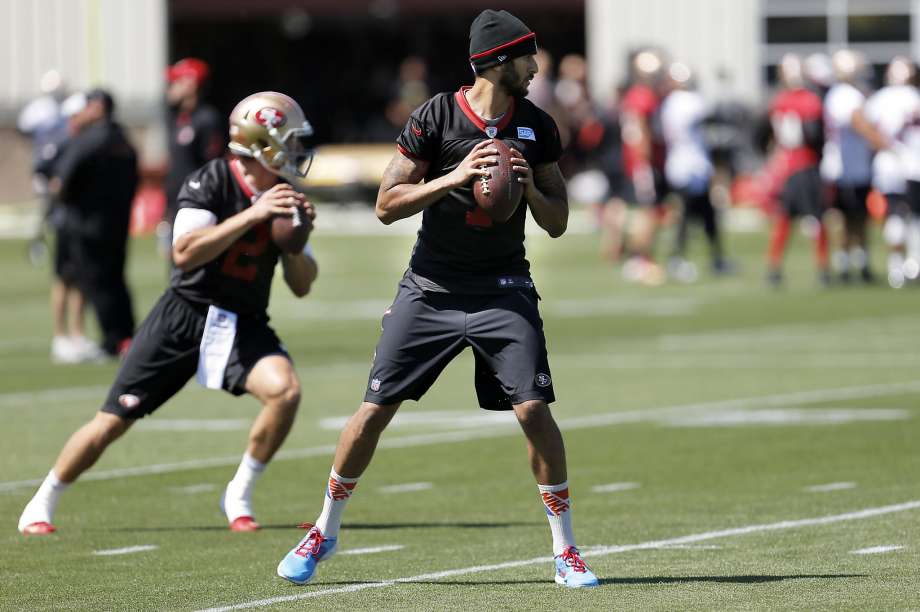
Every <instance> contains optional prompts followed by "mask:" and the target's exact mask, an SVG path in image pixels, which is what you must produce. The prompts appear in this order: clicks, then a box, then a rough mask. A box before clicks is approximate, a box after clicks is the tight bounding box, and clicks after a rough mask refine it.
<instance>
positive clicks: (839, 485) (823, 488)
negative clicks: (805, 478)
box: [803, 482, 856, 493]
mask: <svg viewBox="0 0 920 612" xmlns="http://www.w3.org/2000/svg"><path fill="white" fill-rule="evenodd" d="M855 488H856V483H855V482H829V483H827V484H821V485H812V486H810V487H805V489H803V490H804V491H806V492H808V493H827V492H829V491H845V490H846V489H855Z"/></svg>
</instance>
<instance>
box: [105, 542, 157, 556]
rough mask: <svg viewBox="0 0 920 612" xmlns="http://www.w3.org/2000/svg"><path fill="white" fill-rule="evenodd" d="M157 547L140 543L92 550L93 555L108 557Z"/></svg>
mask: <svg viewBox="0 0 920 612" xmlns="http://www.w3.org/2000/svg"><path fill="white" fill-rule="evenodd" d="M157 548H159V546H157V545H156V544H142V545H140V546H128V547H125V548H110V549H108V550H95V551H93V554H94V555H98V556H100V557H110V556H112V555H130V554H132V553H138V552H146V551H148V550H156V549H157Z"/></svg>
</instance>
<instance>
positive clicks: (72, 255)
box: [54, 228, 80, 286]
mask: <svg viewBox="0 0 920 612" xmlns="http://www.w3.org/2000/svg"><path fill="white" fill-rule="evenodd" d="M55 234H56V236H55V239H54V275H55V276H56V277H57V278H58V279H60V280H61V282H63V283H64V284H65V285H68V286H70V285H76V284H77V280H78V279H79V277H78V271H79V267H80V266H79V263H78V262H79V255H78V254H77V251H76V249H77V248H79V243H78V238H77V236H75V235H74V234H73V232H71V231H70V230H67V229H63V228H58V230H57V232H55Z"/></svg>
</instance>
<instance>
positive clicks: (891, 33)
mask: <svg viewBox="0 0 920 612" xmlns="http://www.w3.org/2000/svg"><path fill="white" fill-rule="evenodd" d="M847 38H849V42H851V43H863V42H904V41H908V40H910V15H850V16H849V17H847Z"/></svg>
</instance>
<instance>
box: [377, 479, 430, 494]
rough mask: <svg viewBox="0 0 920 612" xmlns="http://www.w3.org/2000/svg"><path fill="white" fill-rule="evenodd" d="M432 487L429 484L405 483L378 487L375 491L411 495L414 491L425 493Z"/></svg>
mask: <svg viewBox="0 0 920 612" xmlns="http://www.w3.org/2000/svg"><path fill="white" fill-rule="evenodd" d="M433 486H434V485H433V484H431V483H430V482H407V483H405V484H398V485H389V486H386V487H380V488H378V489H377V491H378V492H380V493H412V492H414V491H427V490H428V489H431V488H432V487H433Z"/></svg>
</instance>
